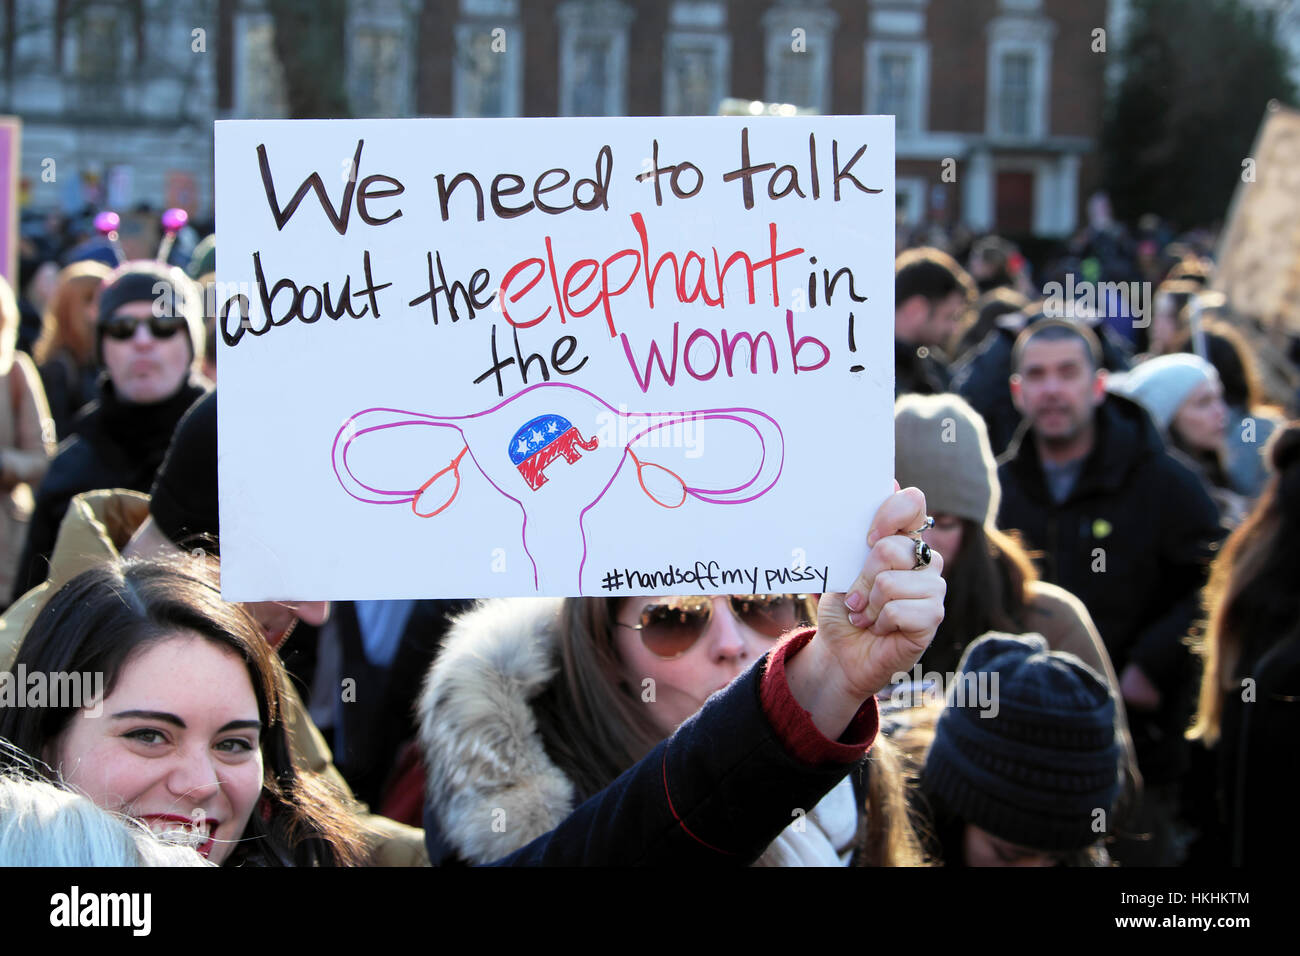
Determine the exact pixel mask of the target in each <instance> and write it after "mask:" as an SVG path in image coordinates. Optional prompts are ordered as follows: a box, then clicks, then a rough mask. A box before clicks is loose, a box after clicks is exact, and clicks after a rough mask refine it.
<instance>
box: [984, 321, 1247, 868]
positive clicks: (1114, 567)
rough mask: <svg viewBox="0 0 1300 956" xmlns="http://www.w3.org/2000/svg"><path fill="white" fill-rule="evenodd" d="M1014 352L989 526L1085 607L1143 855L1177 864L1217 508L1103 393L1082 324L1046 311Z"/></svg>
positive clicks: (1150, 433)
mask: <svg viewBox="0 0 1300 956" xmlns="http://www.w3.org/2000/svg"><path fill="white" fill-rule="evenodd" d="M1012 361H1013V368H1014V369H1015V374H1013V375H1012V378H1011V394H1012V398H1013V400H1014V401H1015V403H1016V407H1017V408H1018V409H1019V410H1020V411H1021V413H1022V414H1023V415H1024V422H1023V423H1022V424H1021V427H1020V429H1019V431H1018V432H1017V434H1016V437H1015V438H1014V439H1013V440H1012V443H1011V445H1010V447H1009V448H1008V449H1007V452H1006V454H1005V455H1004V456H1003V457H1002V459H1001V466H1000V467H999V470H998V477H999V479H1000V480H1001V484H1002V506H1001V509H1000V510H999V512H998V526H999V527H1000V528H1004V529H1008V530H1010V529H1016V530H1018V531H1020V532H1021V534H1023V535H1024V538H1025V541H1026V544H1027V545H1028V547H1029V548H1030V549H1031V550H1037V551H1041V552H1042V559H1041V562H1040V565H1041V571H1042V574H1043V577H1044V579H1046V580H1047V581H1050V582H1051V583H1053V584H1057V585H1060V586H1061V587H1063V588H1065V589H1066V590H1068V591H1071V592H1072V593H1074V594H1075V595H1077V596H1078V597H1079V598H1080V599H1081V600H1082V601H1083V603H1084V604H1085V605H1086V606H1087V608H1088V610H1089V612H1090V613H1091V614H1092V618H1093V620H1094V621H1095V622H1096V625H1097V630H1098V631H1099V632H1100V634H1101V636H1102V639H1103V640H1104V641H1105V644H1106V648H1107V650H1108V651H1109V652H1110V657H1111V660H1112V661H1113V662H1114V664H1115V669H1116V671H1117V672H1119V674H1120V691H1121V693H1122V694H1123V696H1124V701H1125V704H1126V706H1127V709H1128V713H1129V717H1130V724H1131V727H1132V730H1133V737H1134V743H1135V745H1136V750H1137V755H1138V765H1139V768H1140V769H1141V771H1142V774H1143V777H1144V779H1145V782H1146V787H1147V795H1148V798H1149V799H1147V800H1146V801H1144V808H1143V809H1144V811H1146V812H1144V813H1142V814H1141V818H1142V819H1143V825H1144V826H1150V827H1151V828H1152V829H1153V830H1154V831H1155V836H1154V839H1152V840H1150V841H1148V842H1147V847H1148V848H1149V850H1150V854H1151V855H1150V856H1149V857H1146V858H1143V859H1141V862H1143V863H1147V864H1160V863H1172V862H1176V859H1177V848H1176V847H1175V846H1174V840H1175V835H1174V826H1173V821H1174V819H1175V818H1176V815H1177V803H1176V798H1175V796H1174V795H1175V793H1176V788H1177V782H1178V779H1179V778H1180V777H1181V776H1182V774H1183V773H1184V772H1185V770H1186V767H1187V760H1188V751H1187V745H1186V742H1185V741H1184V740H1183V730H1184V728H1185V726H1186V719H1187V717H1188V716H1189V714H1190V703H1191V691H1192V670H1191V659H1190V655H1189V652H1188V649H1187V647H1186V646H1185V645H1184V644H1183V641H1184V639H1185V638H1186V637H1187V634H1188V631H1189V630H1190V629H1191V626H1192V623H1193V621H1194V619H1195V618H1196V615H1197V611H1198V598H1199V590H1200V588H1201V587H1202V586H1203V585H1204V583H1205V577H1206V573H1207V569H1208V565H1209V562H1210V559H1211V558H1212V556H1213V552H1214V550H1215V548H1216V547H1217V543H1218V541H1219V539H1220V538H1221V536H1222V531H1221V529H1220V526H1219V520H1218V511H1217V509H1216V507H1215V505H1214V502H1213V501H1212V500H1211V498H1210V496H1209V494H1208V493H1207V491H1206V489H1205V487H1204V485H1203V484H1202V483H1201V480H1200V479H1199V478H1198V477H1197V476H1196V474H1195V473H1194V472H1193V471H1192V470H1191V469H1190V468H1189V467H1187V466H1186V465H1184V464H1183V463H1182V462H1180V461H1178V460H1177V459H1175V458H1174V457H1173V456H1171V455H1170V454H1169V453H1168V452H1167V451H1166V450H1165V447H1164V443H1163V441H1162V440H1161V438H1160V436H1159V433H1158V432H1157V430H1156V427H1155V425H1154V423H1153V422H1152V421H1151V419H1150V417H1149V416H1148V414H1147V413H1146V412H1145V411H1144V410H1143V409H1142V408H1141V407H1140V406H1138V405H1136V404H1135V403H1133V402H1130V401H1128V400H1127V399H1124V398H1121V397H1120V396H1117V395H1108V394H1107V392H1106V374H1105V371H1104V370H1103V369H1101V368H1100V364H1101V346H1100V344H1099V343H1098V341H1097V338H1096V336H1095V335H1093V334H1092V332H1091V330H1089V329H1088V328H1086V327H1084V326H1082V325H1079V324H1076V323H1073V322H1068V321H1062V320H1057V319H1046V320H1043V321H1041V322H1039V323H1037V324H1036V325H1033V326H1031V327H1029V328H1028V329H1026V330H1025V331H1024V332H1022V333H1021V334H1020V337H1019V338H1018V339H1017V341H1016V344H1015V349H1014V351H1013V358H1012ZM1121 855H1123V854H1121ZM1126 862H1129V863H1136V862H1139V859H1138V858H1137V857H1134V856H1131V855H1130V856H1129V857H1128V859H1127V860H1126Z"/></svg>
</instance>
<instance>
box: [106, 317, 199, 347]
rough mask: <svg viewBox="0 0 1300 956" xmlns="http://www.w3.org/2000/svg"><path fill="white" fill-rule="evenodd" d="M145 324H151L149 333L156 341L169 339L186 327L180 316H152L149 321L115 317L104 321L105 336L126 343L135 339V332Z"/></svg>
mask: <svg viewBox="0 0 1300 956" xmlns="http://www.w3.org/2000/svg"><path fill="white" fill-rule="evenodd" d="M145 322H147V323H149V333H150V334H151V335H152V336H153V337H154V338H156V339H169V338H171V337H172V336H173V335H175V334H176V333H177V332H179V331H180V330H181V329H183V328H185V325H186V323H185V319H184V318H183V317H181V316H179V315H164V316H157V315H152V316H150V317H149V318H147V319H141V318H135V317H133V316H129V315H114V316H110V317H109V318H107V319H105V320H104V322H103V327H104V334H105V335H107V336H108V337H109V338H110V339H117V340H118V341H119V342H125V341H127V340H129V339H132V338H134V337H135V330H136V329H137V328H139V327H140V325H141V324H142V323H145Z"/></svg>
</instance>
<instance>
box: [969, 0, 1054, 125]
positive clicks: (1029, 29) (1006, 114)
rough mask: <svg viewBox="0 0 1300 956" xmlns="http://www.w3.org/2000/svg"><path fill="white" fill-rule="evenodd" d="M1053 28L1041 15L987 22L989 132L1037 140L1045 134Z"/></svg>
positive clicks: (1011, 17) (1004, 18)
mask: <svg viewBox="0 0 1300 956" xmlns="http://www.w3.org/2000/svg"><path fill="white" fill-rule="evenodd" d="M1055 32H1056V27H1055V25H1054V24H1053V23H1052V22H1051V21H1050V20H1047V19H1046V18H1044V17H1041V16H1028V15H1017V16H1001V17H997V18H996V19H994V20H993V21H991V22H990V23H989V27H988V34H989V47H988V88H987V91H986V96H987V103H988V108H987V111H986V114H987V115H986V118H985V120H986V121H985V128H986V130H987V132H988V133H989V134H990V135H992V136H1005V137H1012V138H1016V139H1040V138H1042V137H1044V136H1046V135H1047V134H1048V131H1049V130H1050V128H1051V126H1050V123H1049V119H1048V115H1047V104H1048V87H1049V86H1050V83H1051V69H1052V37H1053V36H1054V34H1055Z"/></svg>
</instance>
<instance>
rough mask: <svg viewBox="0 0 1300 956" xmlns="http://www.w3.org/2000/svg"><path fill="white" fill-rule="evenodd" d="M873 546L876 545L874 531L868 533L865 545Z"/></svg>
mask: <svg viewBox="0 0 1300 956" xmlns="http://www.w3.org/2000/svg"><path fill="white" fill-rule="evenodd" d="M875 546H876V533H875V532H874V531H873V532H871V533H870V534H869V535H867V547H868V548H874V547H875Z"/></svg>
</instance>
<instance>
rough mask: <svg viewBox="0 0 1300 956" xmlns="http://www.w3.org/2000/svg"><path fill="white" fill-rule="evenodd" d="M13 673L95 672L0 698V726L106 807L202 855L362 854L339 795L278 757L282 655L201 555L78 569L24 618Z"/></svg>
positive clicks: (261, 861)
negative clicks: (98, 679)
mask: <svg viewBox="0 0 1300 956" xmlns="http://www.w3.org/2000/svg"><path fill="white" fill-rule="evenodd" d="M14 671H15V673H19V674H21V673H26V674H29V675H30V674H37V673H41V674H46V675H52V674H102V675H103V678H102V679H103V696H102V698H100V699H96V700H94V701H89V702H86V701H68V700H49V701H46V702H45V706H27V707H7V708H4V709H0V737H4V738H7V739H8V740H10V741H11V742H12V743H13V744H14V745H16V746H17V747H18V748H19V749H20V750H22V751H25V752H26V753H28V754H30V755H32V756H33V757H36V758H38V759H40V760H42V761H44V762H45V764H48V765H49V767H50V768H51V772H52V773H53V774H55V775H57V778H58V780H59V781H60V782H62V783H63V784H65V785H66V786H68V787H70V788H71V789H73V790H76V791H78V792H80V793H82V794H84V795H86V796H88V797H89V798H90V799H91V800H93V801H94V802H95V803H96V804H98V805H99V806H101V807H103V808H104V809H107V810H112V811H115V812H120V813H122V814H124V815H126V816H129V817H132V818H133V819H137V820H140V821H142V822H144V823H146V824H148V825H149V826H150V828H151V829H153V830H154V831H155V832H157V833H160V834H162V835H163V836H164V837H167V838H169V839H173V840H176V841H178V842H184V843H186V844H188V845H193V846H195V847H196V848H197V849H198V850H199V852H200V853H201V854H202V855H203V856H205V857H207V858H208V859H210V860H212V861H213V862H215V863H227V864H232V865H241V864H244V865H269V866H277V865H283V866H330V865H347V864H354V863H357V862H359V861H360V859H361V854H362V849H361V843H360V838H361V836H362V833H361V830H360V827H359V824H358V822H357V818H356V816H355V815H354V814H353V811H352V809H351V807H350V806H349V805H347V804H346V803H345V802H344V801H343V800H342V799H341V798H340V797H339V796H338V795H337V794H336V793H335V791H334V790H333V789H331V788H330V787H329V785H327V784H326V783H325V782H324V781H323V780H322V779H320V778H319V777H317V776H316V775H315V774H312V773H310V772H304V771H300V770H297V769H296V768H295V766H294V763H293V760H292V759H291V757H290V751H289V739H288V734H287V731H286V729H285V723H284V720H283V708H282V698H283V694H284V680H285V677H284V669H283V667H282V666H281V664H280V661H279V658H278V657H276V655H275V652H274V651H273V650H272V649H271V647H270V646H269V645H268V644H267V643H266V641H265V640H263V638H262V636H261V632H260V630H259V629H258V626H257V624H256V623H255V622H254V621H253V619H252V618H251V617H249V616H248V614H247V613H246V612H244V611H243V610H242V609H241V608H239V607H238V606H237V605H233V604H227V603H225V602H224V601H222V600H221V595H220V593H219V591H218V589H217V586H216V584H215V582H214V581H213V580H212V579H211V578H210V577H208V576H207V575H206V573H205V572H204V571H203V570H202V565H201V564H200V563H198V562H192V561H185V562H178V563H171V562H166V561H158V560H155V561H139V562H124V563H123V562H116V563H110V564H107V565H104V566H101V567H98V568H95V569H93V570H90V571H86V572H84V573H82V574H80V575H78V576H77V577H75V578H73V579H72V580H71V581H69V582H68V583H67V584H66V585H64V587H62V588H61V589H60V590H59V591H58V592H57V593H56V594H55V595H54V597H52V598H51V599H50V601H49V603H48V604H47V605H46V606H45V608H44V609H43V610H42V611H41V613H40V614H39V615H38V616H37V618H36V620H35V622H34V623H33V625H32V629H31V631H30V632H29V633H28V635H27V638H26V640H25V641H24V642H23V645H22V648H21V650H20V651H19V654H18V658H17V660H16V661H15V663H14ZM78 704H81V705H83V706H77V705H78Z"/></svg>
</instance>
